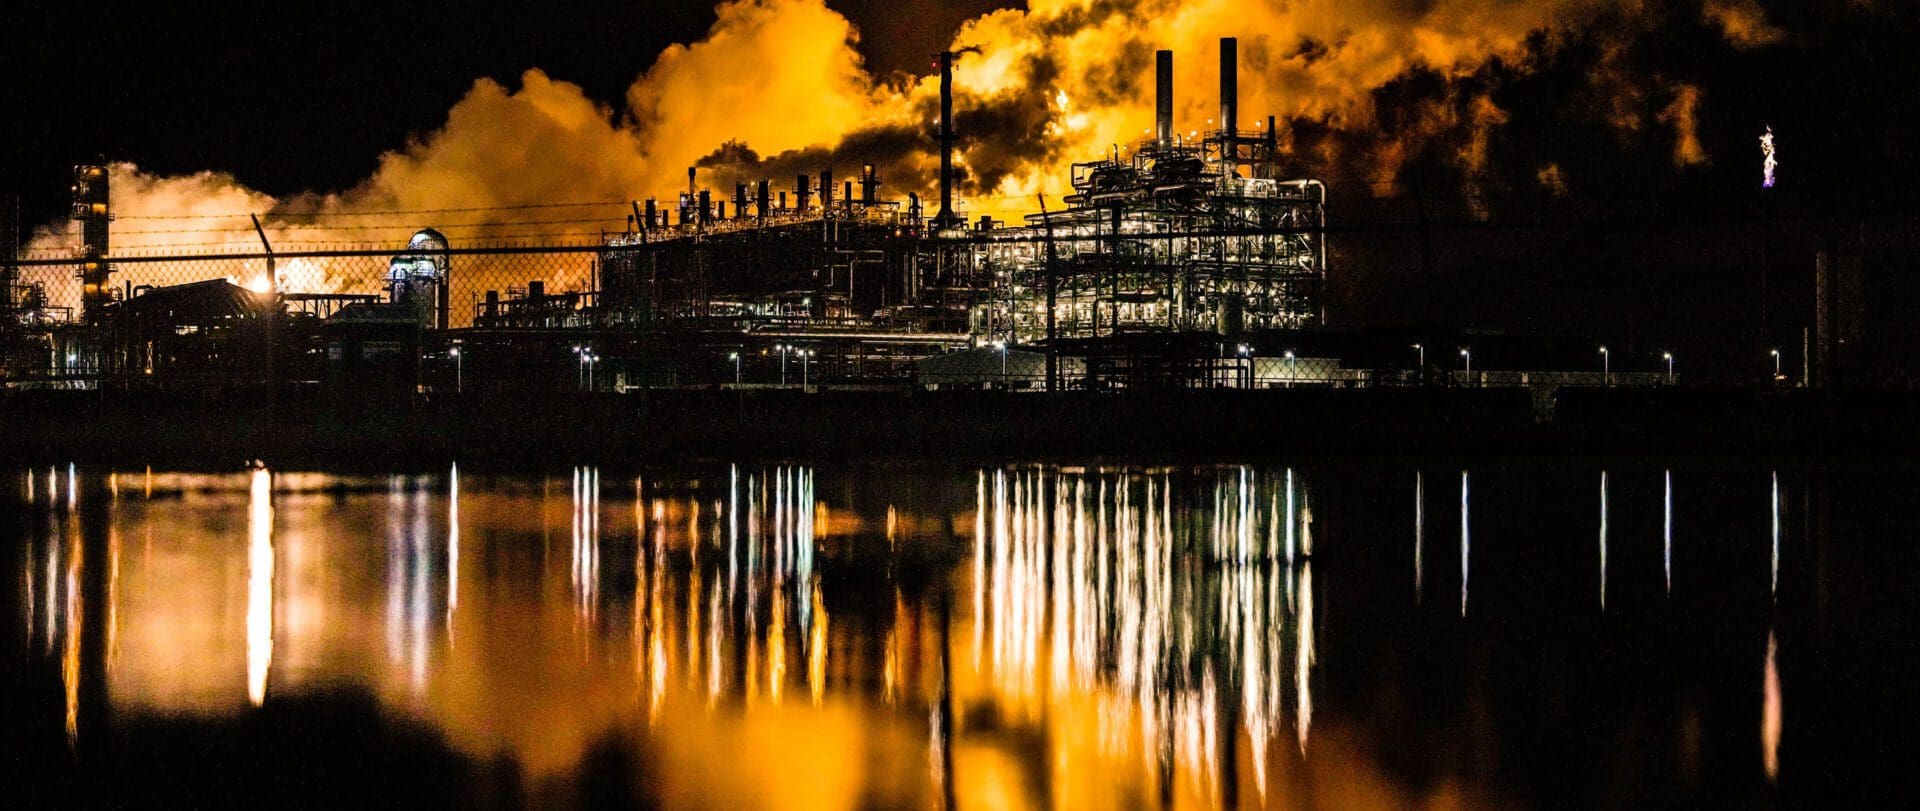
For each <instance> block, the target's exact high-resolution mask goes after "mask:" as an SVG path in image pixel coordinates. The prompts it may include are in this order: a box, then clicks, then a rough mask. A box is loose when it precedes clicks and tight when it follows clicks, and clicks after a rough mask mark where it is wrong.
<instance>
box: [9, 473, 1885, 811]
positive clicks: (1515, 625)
mask: <svg viewBox="0 0 1920 811" xmlns="http://www.w3.org/2000/svg"><path fill="white" fill-rule="evenodd" d="M8 475H9V477H10V478H9V479H8V481H9V482H10V484H9V485H8V490H9V495H8V496H7V498H8V499H9V501H8V514H9V515H10V516H11V521H10V523H9V524H7V525H5V526H4V527H0V537H5V538H6V539H7V541H8V544H9V545H8V547H7V548H8V549H9V550H10V554H9V555H8V556H7V563H6V567H5V570H6V571H7V572H8V573H9V575H10V577H11V581H10V582H12V583H13V584H14V585H13V586H12V587H11V588H10V589H8V590H7V592H8V594H9V595H10V596H9V597H7V598H6V600H7V603H6V604H5V605H6V608H7V609H8V610H7V612H6V615H7V616H10V617H11V623H10V628H11V631H10V633H9V636H8V639H9V652H8V654H7V657H6V659H7V663H8V664H7V671H6V675H7V679H8V682H7V684H5V685H4V686H5V688H6V690H5V694H6V696H7V697H6V701H7V707H6V710H7V719H8V720H7V721H6V724H7V726H6V728H5V730H4V734H5V738H6V746H7V751H8V752H10V753H11V754H12V760H13V761H14V762H15V763H16V764H24V765H25V766H26V767H28V768H27V770H24V771H20V772H16V774H31V775H33V777H32V778H31V779H29V780H28V781H26V782H25V783H24V786H25V794H24V795H22V796H17V797H16V798H15V799H16V800H19V799H24V800H26V801H27V804H30V805H37V804H51V803H56V802H58V801H60V800H62V799H79V800H83V801H102V802H128V801H130V802H134V803H161V804H166V803H173V802H193V803H197V804H212V805H223V804H236V805H250V804H255V803H259V802H263V801H271V802H274V803H276V804H286V803H292V804H300V803H302V802H305V803H311V804H317V805H336V804H348V805H351V804H360V803H362V802H367V801H374V800H386V801H393V802H405V801H410V800H411V799H421V798H453V799H454V801H455V802H456V803H457V804H463V805H466V804H473V805H492V806H496V807H510V806H515V805H530V806H553V805H575V804H578V805H594V804H599V803H600V802H602V801H611V802H612V803H617V804H631V803H633V802H635V801H638V802H640V803H642V804H653V805H659V806H664V807H669V808H704V807H754V806H778V807H788V808H856V807H880V808H893V807H901V808H938V807H943V806H952V805H957V806H959V807H963V808H1028V807H1032V808H1040V807H1055V808H1130V807H1142V808H1148V807H1153V808H1157V807H1175V808H1201V807H1207V808H1212V807H1221V806H1254V807H1257V806H1272V807H1297V806H1319V807H1370V806H1378V807H1409V806H1421V805H1438V806H1459V805H1466V806H1487V805H1502V806H1511V805H1533V806H1563V805H1625V804H1633V805H1645V804H1659V805H1667V804H1676V805H1742V806H1750V805H1771V804H1813V803H1817V802H1821V801H1823V800H1831V799H1842V798H1844V799H1854V800H1868V801H1880V802H1890V801H1891V800H1892V795H1891V794H1890V793H1889V792H1891V791H1892V790H1893V789H1892V788H1890V784H1891V783H1893V782H1894V781H1893V779H1892V778H1891V777H1890V776H1889V775H1890V774H1892V773H1894V772H1897V771H1898V770H1899V769H1901V768H1902V767H1903V766H1905V764H1906V763H1907V762H1908V759H1907V754H1906V752H1907V747H1908V746H1909V745H1910V744H1911V742H1912V741H1911V738H1912V732H1911V731H1910V728H1911V718H1910V717H1908V716H1907V715H1906V714H1905V713H1904V712H1902V711H1898V710H1894V709H1891V708H1895V707H1899V706H1901V704H1900V702H1899V700H1898V699H1899V697H1900V696H1903V695H1904V694H1905V693H1906V692H1907V691H1908V690H1909V689H1910V688H1911V687H1912V686H1913V685H1914V684H1915V683H1916V680H1915V676H1916V675H1920V671H1916V668H1915V665H1914V664H1913V657H1912V655H1911V654H1913V653H1914V642H1913V640H1914V638H1915V635H1914V631H1915V630H1916V622H1915V616H1916V612H1915V610H1914V609H1915V606H1916V599H1915V598H1914V596H1913V589H1912V588H1911V585H1910V584H1911V582H1912V572H1913V570H1914V566H1915V564H1916V563H1920V553H1916V545H1915V544H1914V542H1913V540H1912V538H1911V537H1910V534H1911V531H1910V530H1908V529H1906V524H1908V523H1909V522H1908V521H1907V520H1906V519H1907V516H1908V515H1910V514H1911V513H1912V511H1913V508H1914V504H1915V502H1914V496H1915V494H1916V493H1920V474H1917V473H1916V472H1915V471H1913V470H1909V469H1906V468H1904V467H1900V466H1893V465H1878V466H1873V467H1868V468H1849V469H1846V470H1838V471H1836V470H1826V469H1818V468H1809V467H1806V466H1801V465H1795V466H1788V467H1779V468H1776V467H1774V466H1773V465H1772V464H1770V463H1764V462H1728V463H1723V464H1704V463H1698V462H1694V463H1685V464H1678V465H1676V466H1673V467H1668V466H1666V465H1665V464H1662V463H1644V462H1598V461H1578V462H1570V461H1528V462H1491V461H1482V462H1477V463H1470V464H1466V465H1465V466H1464V469H1463V466H1462V465H1461V464H1459V463H1448V464H1421V463H1416V462H1411V461H1402V462H1356V463H1338V464H1322V465H1317V466H1316V465H1308V466H1302V467H1295V468H1287V467H1236V466H1207V467H1179V468H1132V467H1086V468H1076V467H1053V466H1034V465H1012V466H1007V467H993V468H985V469H977V468H943V467H871V466H840V467H801V466H786V467H781V466H761V465H754V466H747V465H739V466H729V465H713V466H706V467H699V468H686V469H674V470H647V471H642V472H634V471H628V472H624V473H618V474H616V473H615V472H614V471H612V470H610V469H595V468H579V469H574V470H561V471H551V472H548V473H546V474H545V475H531V476H503V475H493V474H485V475H482V474H474V473H470V472H466V471H461V470H459V469H458V468H454V469H449V470H444V471H439V472H437V473H435V474H433V475H406V476H391V477H380V476H345V475H329V474H323V473H312V472H296V471H277V470H275V471H268V470H253V471H245V470H242V471H237V472H233V473H227V474H217V475H208V474H183V473H168V472H162V471H146V470H140V469H131V470H129V469H120V470H104V469H85V468H80V469H76V468H73V467H69V466H64V465H63V466H56V467H52V468H45V467H42V468H38V469H35V470H32V471H18V470H16V471H14V472H12V473H11V474H8Z"/></svg>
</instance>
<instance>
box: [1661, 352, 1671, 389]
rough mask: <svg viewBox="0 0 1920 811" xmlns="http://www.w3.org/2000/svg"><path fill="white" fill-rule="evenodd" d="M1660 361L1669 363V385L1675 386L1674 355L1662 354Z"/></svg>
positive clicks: (1669, 353)
mask: <svg viewBox="0 0 1920 811" xmlns="http://www.w3.org/2000/svg"><path fill="white" fill-rule="evenodd" d="M1660 359H1661V360H1664V361H1666V362H1667V385H1669V386H1671V385H1673V353H1672V352H1662V353H1660Z"/></svg>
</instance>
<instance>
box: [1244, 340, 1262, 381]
mask: <svg viewBox="0 0 1920 811" xmlns="http://www.w3.org/2000/svg"><path fill="white" fill-rule="evenodd" d="M1240 357H1241V358H1242V359H1243V360H1245V361H1246V364H1245V365H1246V367H1247V385H1246V386H1245V388H1249V389H1250V388H1253V387H1254V384H1255V383H1256V382H1258V381H1256V380H1254V377H1253V347H1250V346H1247V345H1246V344H1241V345H1240Z"/></svg>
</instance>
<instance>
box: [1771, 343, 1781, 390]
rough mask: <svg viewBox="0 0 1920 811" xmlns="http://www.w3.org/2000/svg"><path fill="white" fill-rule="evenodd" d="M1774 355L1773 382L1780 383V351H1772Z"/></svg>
mask: <svg viewBox="0 0 1920 811" xmlns="http://www.w3.org/2000/svg"><path fill="white" fill-rule="evenodd" d="M1771 352H1772V354H1773V382H1774V383H1776V384H1777V383H1779V382H1780V350H1778V349H1774V350H1771Z"/></svg>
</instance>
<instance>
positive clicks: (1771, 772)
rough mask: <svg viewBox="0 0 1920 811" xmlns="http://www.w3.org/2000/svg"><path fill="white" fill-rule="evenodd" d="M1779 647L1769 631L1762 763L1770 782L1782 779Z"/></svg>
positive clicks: (1762, 688) (1763, 678)
mask: <svg viewBox="0 0 1920 811" xmlns="http://www.w3.org/2000/svg"><path fill="white" fill-rule="evenodd" d="M1778 648H1779V645H1778V643H1777V642H1776V641H1775V638H1774V632H1773V631H1772V630H1771V629H1769V630H1768V631H1767V665H1766V672H1765V673H1764V674H1763V675H1762V682H1761V691H1762V694H1763V695H1764V697H1765V698H1764V701H1765V703H1764V704H1762V705H1761V709H1760V762H1761V765H1762V766H1764V767H1765V768H1766V770H1767V779H1768V780H1779V779H1780V667H1779V665H1778V664H1776V663H1775V657H1776V656H1777V654H1778Z"/></svg>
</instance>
